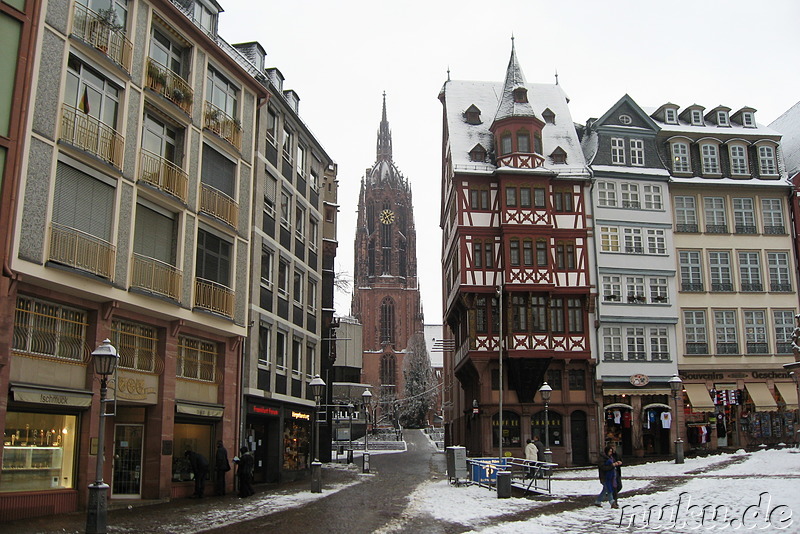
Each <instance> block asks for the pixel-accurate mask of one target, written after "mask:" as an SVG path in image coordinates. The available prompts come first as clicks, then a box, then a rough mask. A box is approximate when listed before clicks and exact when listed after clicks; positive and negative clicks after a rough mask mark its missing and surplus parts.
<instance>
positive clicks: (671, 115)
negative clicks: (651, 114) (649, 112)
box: [664, 108, 678, 124]
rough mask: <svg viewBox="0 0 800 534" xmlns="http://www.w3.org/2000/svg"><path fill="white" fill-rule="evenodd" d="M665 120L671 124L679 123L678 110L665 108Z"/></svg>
mask: <svg viewBox="0 0 800 534" xmlns="http://www.w3.org/2000/svg"><path fill="white" fill-rule="evenodd" d="M664 122H667V123H669V124H678V110H676V109H675V108H667V109H665V110H664Z"/></svg>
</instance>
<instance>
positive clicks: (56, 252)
mask: <svg viewBox="0 0 800 534" xmlns="http://www.w3.org/2000/svg"><path fill="white" fill-rule="evenodd" d="M115 257H116V250H115V249H114V246H113V245H112V244H111V243H108V242H106V241H103V240H102V239H98V238H97V237H95V236H93V235H91V234H87V233H84V232H81V231H80V230H76V229H75V228H69V227H67V226H61V225H59V224H56V223H52V224H51V225H50V255H49V256H48V260H50V261H52V262H56V263H61V264H63V265H68V266H70V267H74V268H75V269H81V270H83V271H87V272H90V273H92V274H96V275H97V276H102V277H103V278H108V279H109V280H113V279H114V260H115Z"/></svg>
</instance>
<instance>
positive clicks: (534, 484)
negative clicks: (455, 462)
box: [467, 458, 558, 495]
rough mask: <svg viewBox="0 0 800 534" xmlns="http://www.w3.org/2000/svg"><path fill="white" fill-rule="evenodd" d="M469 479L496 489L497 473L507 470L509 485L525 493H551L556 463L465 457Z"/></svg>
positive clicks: (519, 459)
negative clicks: (509, 474) (509, 476)
mask: <svg viewBox="0 0 800 534" xmlns="http://www.w3.org/2000/svg"><path fill="white" fill-rule="evenodd" d="M467 465H468V467H469V471H470V480H471V482H472V483H473V484H477V485H479V486H481V487H485V488H487V489H494V490H496V489H497V473H498V472H499V471H509V472H510V473H511V485H512V486H513V487H516V488H519V489H521V490H523V491H525V492H526V493H541V494H548V495H549V494H550V493H551V477H552V473H553V468H555V467H558V464H554V463H550V462H537V461H534V460H525V459H523V458H467Z"/></svg>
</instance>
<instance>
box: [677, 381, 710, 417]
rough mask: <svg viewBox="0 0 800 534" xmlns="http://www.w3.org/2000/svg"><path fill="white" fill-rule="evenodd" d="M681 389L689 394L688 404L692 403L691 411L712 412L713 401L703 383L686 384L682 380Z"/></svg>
mask: <svg viewBox="0 0 800 534" xmlns="http://www.w3.org/2000/svg"><path fill="white" fill-rule="evenodd" d="M683 389H685V390H686V394H687V395H688V396H689V404H691V405H692V411H693V412H713V411H714V401H713V400H711V395H710V394H709V393H708V388H707V387H706V385H705V384H687V383H685V382H684V384H683Z"/></svg>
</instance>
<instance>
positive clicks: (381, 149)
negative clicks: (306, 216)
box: [351, 93, 423, 421]
mask: <svg viewBox="0 0 800 534" xmlns="http://www.w3.org/2000/svg"><path fill="white" fill-rule="evenodd" d="M354 250H355V262H354V289H353V302H352V310H351V312H352V314H353V316H355V317H356V318H357V319H358V320H359V321H360V322H361V324H362V325H363V339H362V343H363V351H364V355H363V367H362V377H361V378H362V382H364V383H366V384H371V385H372V386H373V390H372V391H373V394H374V395H375V397H374V398H373V403H374V402H375V401H376V400H378V401H379V404H378V417H379V420H380V419H384V420H387V421H388V420H394V418H395V417H396V416H397V411H396V408H397V403H395V402H394V401H395V400H397V399H400V398H402V397H403V391H404V382H403V363H404V358H405V355H406V351H407V348H408V342H409V339H410V338H411V336H413V335H414V334H416V333H421V332H422V329H423V326H422V325H423V317H422V303H421V299H420V293H419V285H418V283H417V246H416V231H415V230H414V207H413V203H412V200H411V187H410V186H409V183H408V180H406V179H405V178H404V177H403V175H402V174H401V173H400V171H399V170H398V169H397V166H396V165H395V164H394V161H393V160H392V132H391V130H390V129H389V121H388V120H387V119H386V94H385V93H384V95H383V115H382V117H381V123H380V128H379V129H378V143H377V157H376V160H375V164H374V165H373V166H372V167H370V168H368V169H367V170H366V173H365V176H364V177H363V178H362V181H361V191H360V194H359V199H358V221H357V223H356V237H355V246H354Z"/></svg>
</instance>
